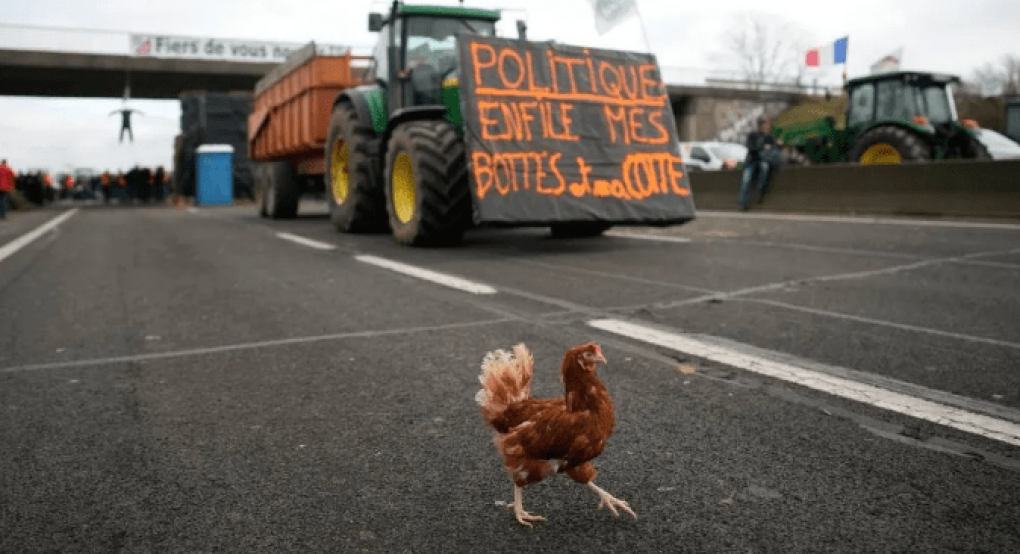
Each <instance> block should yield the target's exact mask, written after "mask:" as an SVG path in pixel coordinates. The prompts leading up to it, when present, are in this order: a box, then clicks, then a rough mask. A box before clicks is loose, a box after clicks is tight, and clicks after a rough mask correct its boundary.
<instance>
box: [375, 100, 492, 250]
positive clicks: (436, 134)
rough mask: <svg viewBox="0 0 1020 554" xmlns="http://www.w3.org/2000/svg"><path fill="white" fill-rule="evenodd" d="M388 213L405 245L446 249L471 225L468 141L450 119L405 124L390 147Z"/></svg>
mask: <svg viewBox="0 0 1020 554" xmlns="http://www.w3.org/2000/svg"><path fill="white" fill-rule="evenodd" d="M385 176H386V210H387V212H388V213H389V220H390V229H392V231H393V237H394V238H395V239H396V241H397V242H399V243H401V244H408V245H414V246H442V245H450V244H455V243H457V242H458V241H460V239H461V237H462V236H463V234H464V231H465V230H467V228H468V227H469V226H470V225H471V221H472V220H471V209H472V207H471V190H470V189H469V187H468V176H467V165H466V159H465V154H464V141H463V139H462V138H461V136H460V135H459V134H458V133H457V131H456V129H455V128H454V127H453V126H452V125H450V124H449V123H447V122H446V121H442V120H437V121H411V122H408V123H404V124H401V125H399V126H398V127H397V128H396V129H394V130H393V134H392V135H391V136H390V141H389V145H388V146H387V148H386V173H385Z"/></svg>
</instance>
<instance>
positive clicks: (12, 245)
mask: <svg viewBox="0 0 1020 554" xmlns="http://www.w3.org/2000/svg"><path fill="white" fill-rule="evenodd" d="M76 213H78V208H74V209H73V210H70V211H67V212H64V213H62V214H60V215H58V216H57V217H54V218H53V219H51V220H49V221H47V222H46V223H43V224H42V225H40V226H38V227H36V228H35V229H32V230H31V231H29V232H27V233H25V234H24V235H21V236H20V237H18V238H16V239H14V240H12V241H11V242H8V243H7V244H5V245H3V246H2V247H0V262H2V261H4V260H6V259H7V258H9V257H10V256H13V255H14V253H15V252H17V251H18V250H21V249H22V248H24V247H26V246H28V245H29V244H32V242H33V241H34V240H35V239H37V238H39V237H41V236H42V235H44V234H45V233H47V232H49V231H52V230H53V229H55V228H56V227H57V226H58V225H60V224H61V223H63V222H64V221H66V220H67V219H68V218H69V217H71V216H72V215H74V214H76Z"/></svg>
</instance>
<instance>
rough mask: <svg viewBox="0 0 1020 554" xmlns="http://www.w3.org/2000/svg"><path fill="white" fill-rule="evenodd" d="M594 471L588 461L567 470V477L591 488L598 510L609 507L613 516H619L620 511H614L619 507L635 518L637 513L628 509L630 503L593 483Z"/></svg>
mask: <svg viewBox="0 0 1020 554" xmlns="http://www.w3.org/2000/svg"><path fill="white" fill-rule="evenodd" d="M596 473H597V472H596V471H595V468H594V467H593V466H592V465H591V463H590V462H586V463H583V464H581V465H579V466H575V467H572V468H570V469H568V470H567V476H568V477H570V478H571V479H573V480H574V481H577V482H578V483H581V484H584V485H587V486H588V488H589V489H591V492H593V493H595V494H597V495H598V496H599V500H600V502H599V509H600V510H601V509H602V508H603V507H606V508H609V511H610V512H613V515H614V516H616V517H620V513H619V512H617V511H616V509H617V508H619V509H621V510H623V511H625V512H627V513H628V514H630V515H632V516H634V519H637V514H635V513H634V511H633V510H631V509H630V504H627V502H626V501H624V500H620V499H619V498H616V497H615V496H613V495H611V494H609V493H608V492H606V491H604V490H602V489H601V488H599V487H597V486H596V485H595V475H596Z"/></svg>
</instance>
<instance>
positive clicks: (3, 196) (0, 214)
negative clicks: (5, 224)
mask: <svg viewBox="0 0 1020 554" xmlns="http://www.w3.org/2000/svg"><path fill="white" fill-rule="evenodd" d="M15 177H17V174H15V173H14V170H13V169H11V166H9V165H7V160H0V219H7V195H9V194H10V193H11V191H12V190H14V178H15Z"/></svg>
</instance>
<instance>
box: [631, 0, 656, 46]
mask: <svg viewBox="0 0 1020 554" xmlns="http://www.w3.org/2000/svg"><path fill="white" fill-rule="evenodd" d="M633 2H634V14H635V15H637V19H638V24H639V25H640V26H641V36H642V37H644V39H645V50H648V53H649V54H651V53H652V43H651V42H649V41H648V31H645V18H643V17H641V9H640V8H638V0H633Z"/></svg>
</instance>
